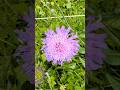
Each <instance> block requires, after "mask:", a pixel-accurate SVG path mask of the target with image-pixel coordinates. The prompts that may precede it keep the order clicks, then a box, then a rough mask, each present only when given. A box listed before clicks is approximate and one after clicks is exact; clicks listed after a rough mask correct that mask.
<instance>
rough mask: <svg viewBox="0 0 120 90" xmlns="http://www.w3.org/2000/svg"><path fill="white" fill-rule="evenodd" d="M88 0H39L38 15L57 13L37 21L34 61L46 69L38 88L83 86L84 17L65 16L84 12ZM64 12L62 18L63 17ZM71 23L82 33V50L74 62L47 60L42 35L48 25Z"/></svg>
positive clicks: (74, 89) (68, 89) (63, 89)
mask: <svg viewBox="0 0 120 90" xmlns="http://www.w3.org/2000/svg"><path fill="white" fill-rule="evenodd" d="M84 10H85V0H57V2H55V0H36V3H35V16H36V18H44V17H57V18H54V19H51V18H49V19H43V20H40V19H39V20H36V21H35V64H36V67H41V68H43V70H44V72H45V73H47V74H46V76H45V79H44V81H43V82H42V83H41V84H38V85H36V90H84V88H85V81H84V75H85V70H84V66H85V62H84V54H85V17H84V16H82V17H71V18H65V17H64V16H69V15H84V14H85V11H84ZM61 16H62V18H60V17H61ZM62 25H64V26H66V27H68V26H70V27H71V28H72V31H73V32H74V33H76V34H77V35H78V36H79V40H80V43H79V44H80V50H79V53H78V55H76V56H75V57H74V58H73V59H72V62H71V63H67V62H65V63H64V64H63V65H62V66H57V65H53V64H52V63H48V62H47V60H46V58H45V56H44V54H43V52H42V51H41V50H40V49H41V47H42V41H41V39H42V38H43V37H44V35H43V34H44V32H45V31H47V30H48V29H53V30H55V29H56V26H62Z"/></svg>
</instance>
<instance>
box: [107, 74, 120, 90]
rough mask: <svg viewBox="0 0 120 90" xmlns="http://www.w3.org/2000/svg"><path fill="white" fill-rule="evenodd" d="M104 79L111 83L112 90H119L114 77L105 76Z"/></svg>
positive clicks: (118, 83) (119, 84)
mask: <svg viewBox="0 0 120 90" xmlns="http://www.w3.org/2000/svg"><path fill="white" fill-rule="evenodd" d="M106 77H107V78H108V80H109V82H110V83H111V86H112V87H113V90H120V82H119V81H118V80H116V79H115V77H114V76H112V75H110V74H106Z"/></svg>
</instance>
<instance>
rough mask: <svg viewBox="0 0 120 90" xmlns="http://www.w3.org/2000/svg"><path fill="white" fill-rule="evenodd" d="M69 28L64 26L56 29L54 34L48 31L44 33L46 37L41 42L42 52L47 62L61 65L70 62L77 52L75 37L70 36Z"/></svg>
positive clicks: (77, 46)
mask: <svg viewBox="0 0 120 90" xmlns="http://www.w3.org/2000/svg"><path fill="white" fill-rule="evenodd" d="M70 30H71V28H67V29H66V28H65V27H64V26H62V27H61V28H60V27H57V28H56V32H54V31H53V30H48V31H47V32H45V35H46V37H45V38H44V39H42V40H43V44H44V45H43V47H42V50H43V51H44V53H45V55H46V58H47V60H48V61H53V63H54V64H60V65H61V64H62V63H63V61H70V60H71V58H72V57H73V56H74V55H76V54H77V52H78V50H79V44H78V40H75V39H76V38H78V37H77V35H72V34H70Z"/></svg>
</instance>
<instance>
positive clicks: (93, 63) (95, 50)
mask: <svg viewBox="0 0 120 90" xmlns="http://www.w3.org/2000/svg"><path fill="white" fill-rule="evenodd" d="M93 20H95V17H94V16H92V17H91V16H90V17H88V25H87V31H86V33H87V35H86V38H87V40H86V45H87V46H86V68H87V70H96V69H98V68H101V66H102V64H103V60H104V58H105V54H104V53H103V49H105V48H107V45H106V43H105V39H106V34H104V33H103V34H97V33H95V32H93V31H95V30H97V29H100V28H104V25H103V24H102V23H101V22H100V21H97V22H94V23H92V21H93Z"/></svg>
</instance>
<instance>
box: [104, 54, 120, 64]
mask: <svg viewBox="0 0 120 90" xmlns="http://www.w3.org/2000/svg"><path fill="white" fill-rule="evenodd" d="M106 62H107V63H108V64H110V65H120V53H112V54H109V55H108V56H107V60H106Z"/></svg>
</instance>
